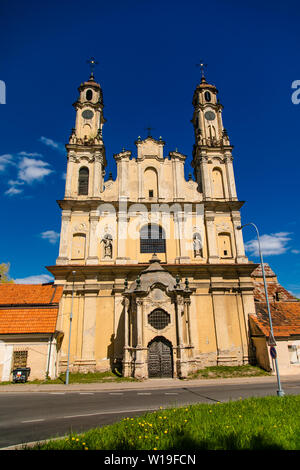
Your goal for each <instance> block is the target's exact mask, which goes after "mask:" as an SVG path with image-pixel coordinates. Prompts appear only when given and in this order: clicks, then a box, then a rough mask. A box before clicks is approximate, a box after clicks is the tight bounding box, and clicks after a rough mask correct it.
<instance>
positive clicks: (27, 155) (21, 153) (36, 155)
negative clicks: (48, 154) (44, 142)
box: [18, 151, 43, 157]
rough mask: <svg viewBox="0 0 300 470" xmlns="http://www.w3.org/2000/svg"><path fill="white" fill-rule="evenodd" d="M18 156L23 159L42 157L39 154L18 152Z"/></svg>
mask: <svg viewBox="0 0 300 470" xmlns="http://www.w3.org/2000/svg"><path fill="white" fill-rule="evenodd" d="M18 155H22V156H25V157H42V156H43V155H42V154H41V153H37V152H24V151H23V152H19V153H18Z"/></svg>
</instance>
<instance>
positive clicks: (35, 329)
mask: <svg viewBox="0 0 300 470" xmlns="http://www.w3.org/2000/svg"><path fill="white" fill-rule="evenodd" d="M62 292H63V286H55V285H53V284H46V285H41V284H38V285H37V284H33V285H31V284H1V285H0V334H12V333H15V334H17V333H18V334H26V333H54V332H55V329H56V321H57V315H58V304H59V301H60V299H61V296H62Z"/></svg>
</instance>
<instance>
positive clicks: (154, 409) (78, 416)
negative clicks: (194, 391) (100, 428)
mask: <svg viewBox="0 0 300 470" xmlns="http://www.w3.org/2000/svg"><path fill="white" fill-rule="evenodd" d="M156 410H157V408H140V409H135V410H120V411H100V412H97V413H88V414H83V415H68V416H63V418H82V417H85V416H96V415H112V414H120V413H137V412H140V411H156Z"/></svg>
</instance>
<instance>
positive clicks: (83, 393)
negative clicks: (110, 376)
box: [79, 392, 94, 395]
mask: <svg viewBox="0 0 300 470" xmlns="http://www.w3.org/2000/svg"><path fill="white" fill-rule="evenodd" d="M79 395H94V394H93V393H90V392H80V393H79Z"/></svg>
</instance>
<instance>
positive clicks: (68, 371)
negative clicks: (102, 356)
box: [66, 271, 76, 385]
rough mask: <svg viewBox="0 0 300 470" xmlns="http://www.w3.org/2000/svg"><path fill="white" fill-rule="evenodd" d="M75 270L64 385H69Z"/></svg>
mask: <svg viewBox="0 0 300 470" xmlns="http://www.w3.org/2000/svg"><path fill="white" fill-rule="evenodd" d="M75 274H76V271H72V275H73V286H72V303H71V313H70V330H69V346H68V363H67V370H66V385H69V374H70V370H69V366H70V347H71V331H72V319H73V299H74V280H75Z"/></svg>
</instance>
